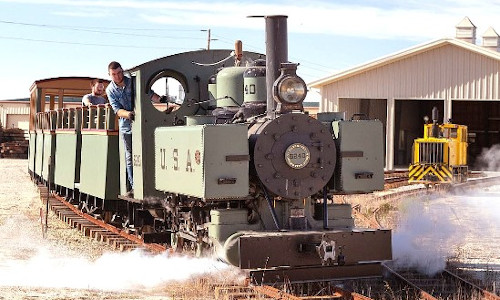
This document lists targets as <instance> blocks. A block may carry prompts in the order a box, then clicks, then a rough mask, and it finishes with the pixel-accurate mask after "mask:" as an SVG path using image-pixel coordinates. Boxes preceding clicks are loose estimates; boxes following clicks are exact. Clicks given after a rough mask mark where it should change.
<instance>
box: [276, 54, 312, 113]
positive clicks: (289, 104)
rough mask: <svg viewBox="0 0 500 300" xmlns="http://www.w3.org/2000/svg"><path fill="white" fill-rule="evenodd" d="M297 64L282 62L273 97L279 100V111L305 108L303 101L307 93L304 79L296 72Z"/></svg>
mask: <svg viewBox="0 0 500 300" xmlns="http://www.w3.org/2000/svg"><path fill="white" fill-rule="evenodd" d="M296 70H297V64H293V63H282V64H281V75H280V76H279V77H278V79H276V81H275V82H274V84H273V97H274V100H275V101H276V102H278V109H277V111H278V112H282V113H284V112H290V111H292V110H303V109H304V108H303V105H302V102H303V101H304V99H305V98H306V95H307V86H306V83H305V82H304V80H302V78H300V77H299V76H297V74H296V73H295V72H296Z"/></svg>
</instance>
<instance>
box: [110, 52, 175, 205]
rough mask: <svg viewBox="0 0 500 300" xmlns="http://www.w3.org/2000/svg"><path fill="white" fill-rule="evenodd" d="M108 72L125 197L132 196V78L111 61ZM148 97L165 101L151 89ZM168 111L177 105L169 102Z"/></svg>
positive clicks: (156, 100)
mask: <svg viewBox="0 0 500 300" xmlns="http://www.w3.org/2000/svg"><path fill="white" fill-rule="evenodd" d="M108 74H109V76H110V77H111V83H110V84H109V85H108V87H107V88H106V94H107V95H108V99H109V104H110V105H111V107H112V108H113V111H114V112H115V114H116V115H117V116H118V117H119V118H120V120H119V126H120V136H121V139H122V140H123V144H124V146H125V163H126V166H127V181H128V184H127V190H128V191H127V193H126V196H127V197H131V198H133V197H134V177H133V167H132V121H134V118H135V113H134V107H133V104H132V97H133V88H132V79H131V78H129V77H126V76H124V75H123V69H122V66H121V65H120V63H118V62H116V61H112V62H110V63H109V65H108ZM148 94H149V97H150V98H151V101H153V102H165V101H166V100H165V99H166V98H165V97H166V96H163V97H162V96H159V95H158V94H156V93H154V92H153V90H151V91H149V93H148ZM167 108H169V110H168V111H172V110H176V109H177V108H179V106H178V105H176V104H172V103H169V104H168V106H167Z"/></svg>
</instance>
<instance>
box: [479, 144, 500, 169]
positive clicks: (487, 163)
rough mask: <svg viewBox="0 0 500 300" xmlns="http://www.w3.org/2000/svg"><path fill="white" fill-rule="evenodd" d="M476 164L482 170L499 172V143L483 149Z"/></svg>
mask: <svg viewBox="0 0 500 300" xmlns="http://www.w3.org/2000/svg"><path fill="white" fill-rule="evenodd" d="M476 164H477V166H478V167H479V169H481V170H482V171H494V172H500V144H496V145H493V146H492V147H491V148H485V149H483V151H482V152H481V155H480V156H479V158H478V159H477V163H476Z"/></svg>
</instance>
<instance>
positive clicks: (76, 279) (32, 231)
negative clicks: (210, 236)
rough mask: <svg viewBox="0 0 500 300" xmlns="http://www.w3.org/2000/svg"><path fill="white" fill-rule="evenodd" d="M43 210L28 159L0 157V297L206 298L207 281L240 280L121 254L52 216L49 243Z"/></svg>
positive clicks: (190, 264) (199, 264) (200, 265)
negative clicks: (41, 216)
mask: <svg viewBox="0 0 500 300" xmlns="http://www.w3.org/2000/svg"><path fill="white" fill-rule="evenodd" d="M41 206H42V205H41V201H40V199H39V194H38V189H37V187H36V186H35V185H34V184H33V183H32V182H31V181H30V178H29V175H28V162H27V160H21V159H0V299H207V298H210V297H209V296H208V295H207V293H208V292H210V287H208V285H207V284H206V283H207V282H211V283H212V282H213V283H216V282H220V284H229V283H233V282H235V283H237V282H239V281H240V280H241V279H242V277H241V276H242V274H239V273H238V272H239V271H237V270H234V269H230V268H225V267H224V266H221V265H219V264H218V263H217V262H215V261H213V260H209V259H205V260H189V259H188V258H184V257H174V258H172V257H164V256H151V255H147V254H145V253H119V252H116V251H114V250H113V249H111V248H110V247H109V246H107V245H105V244H103V243H99V242H96V241H94V240H93V239H90V238H87V237H85V236H82V235H81V234H80V232H78V231H77V230H75V229H72V228H69V226H68V225H66V224H65V223H63V222H61V221H60V220H59V219H57V218H56V217H55V216H54V215H53V214H52V213H49V218H48V230H47V235H46V237H45V238H44V237H43V234H42V226H41V219H40V207H41ZM186 266H187V267H186ZM144 269H150V270H152V271H151V272H150V274H149V275H148V274H144V273H145V271H144ZM214 270H215V271H214ZM205 271H207V272H208V273H204V272H205ZM91 277H94V278H95V280H91V279H90V278H91Z"/></svg>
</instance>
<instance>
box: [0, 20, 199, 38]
mask: <svg viewBox="0 0 500 300" xmlns="http://www.w3.org/2000/svg"><path fill="white" fill-rule="evenodd" d="M0 23H4V24H10V25H20V26H31V27H40V28H56V29H65V30H73V31H83V32H92V33H105V34H114V35H127V36H136V37H151V38H168V39H179V40H181V39H184V40H202V39H204V38H202V37H179V36H165V35H151V34H138V33H126V32H113V31H105V30H96V29H95V28H102V27H75V26H62V25H48V24H35V23H23V22H12V21H4V20H0ZM106 29H110V28H106ZM112 29H114V30H129V29H128V28H112ZM136 30H137V29H136ZM141 30H146V29H141ZM170 31H174V30H170ZM179 31H187V30H179ZM189 31H191V30H189ZM192 31H193V32H194V31H196V30H192ZM198 31H199V30H198Z"/></svg>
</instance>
